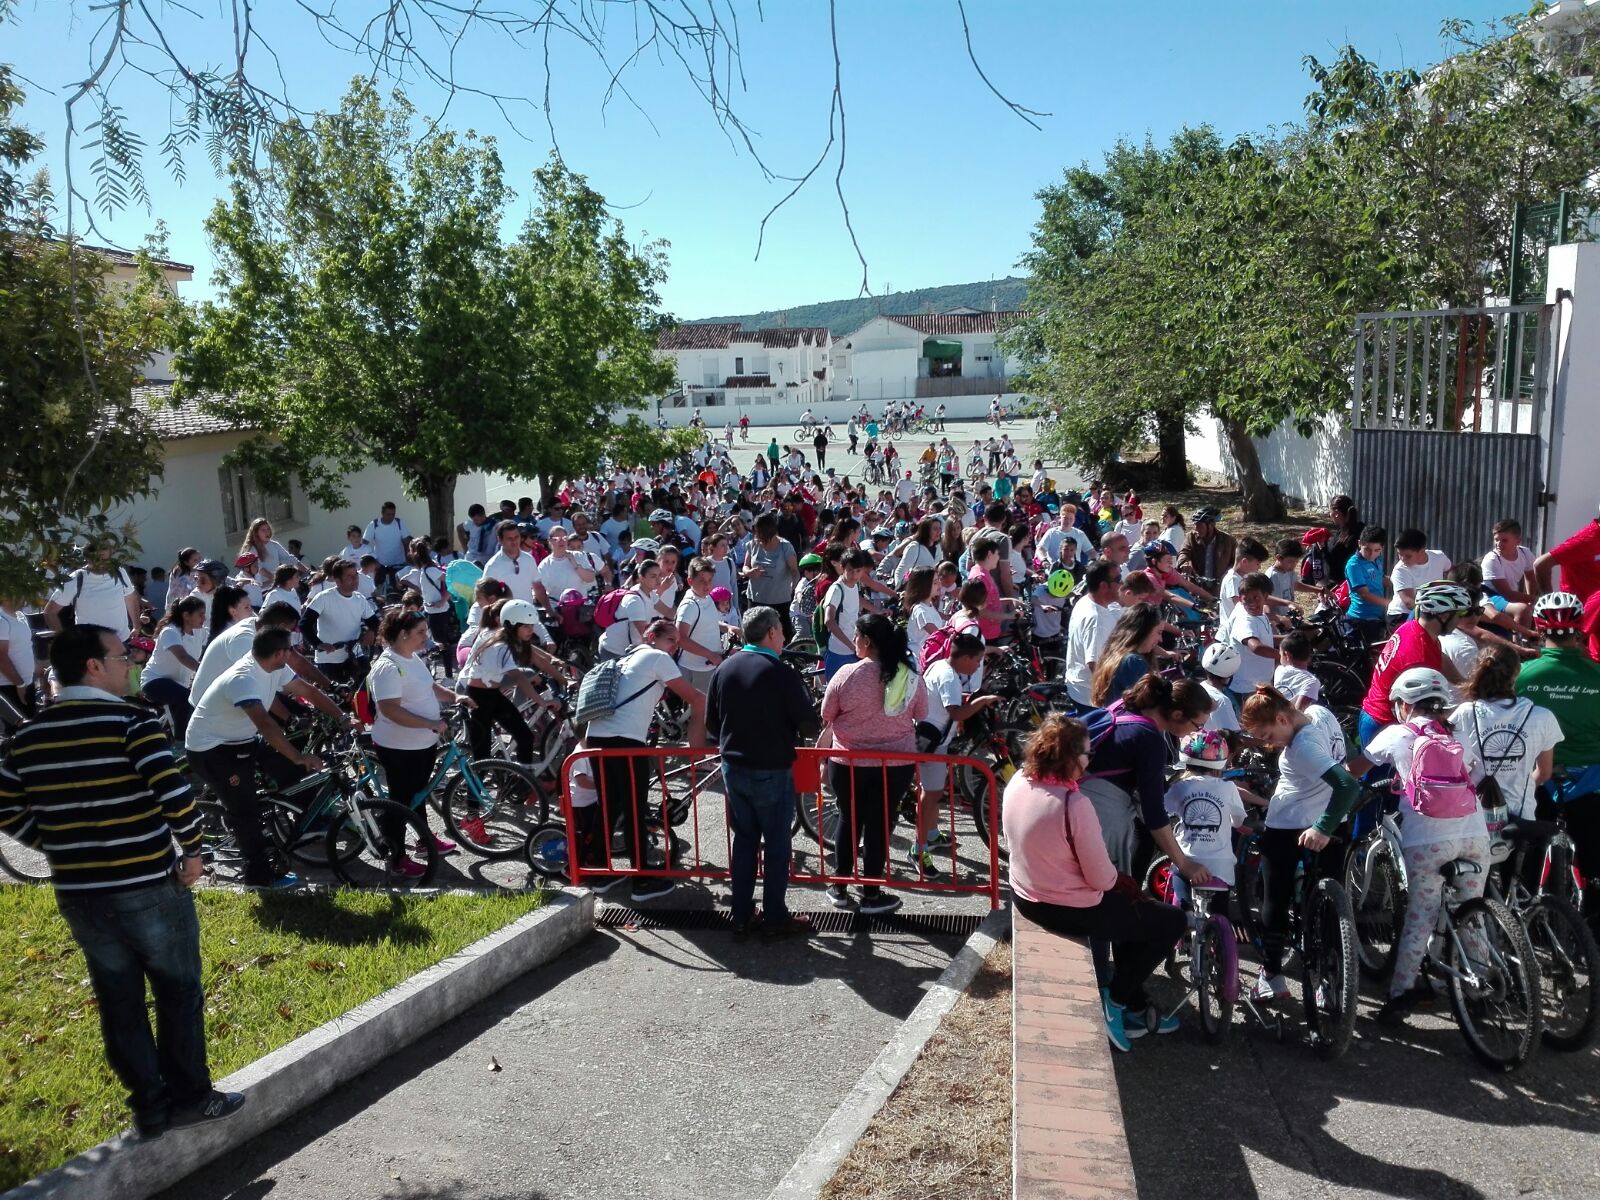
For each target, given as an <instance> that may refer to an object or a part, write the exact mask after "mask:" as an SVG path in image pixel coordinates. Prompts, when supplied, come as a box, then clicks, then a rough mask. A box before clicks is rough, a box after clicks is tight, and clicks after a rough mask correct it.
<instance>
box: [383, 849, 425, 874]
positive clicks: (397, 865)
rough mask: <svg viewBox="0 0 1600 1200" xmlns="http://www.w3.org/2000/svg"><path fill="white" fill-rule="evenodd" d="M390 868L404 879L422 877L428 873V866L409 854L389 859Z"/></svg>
mask: <svg viewBox="0 0 1600 1200" xmlns="http://www.w3.org/2000/svg"><path fill="white" fill-rule="evenodd" d="M389 870H391V871H393V872H394V873H395V874H396V875H399V876H401V877H402V878H404V879H421V878H422V877H423V876H424V875H426V874H427V873H428V868H427V867H425V866H423V865H422V864H421V863H419V862H418V861H417V860H416V859H414V858H412V857H411V856H410V855H409V854H401V855H399V856H397V857H395V858H392V859H390V860H389Z"/></svg>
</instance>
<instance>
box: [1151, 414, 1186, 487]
mask: <svg viewBox="0 0 1600 1200" xmlns="http://www.w3.org/2000/svg"><path fill="white" fill-rule="evenodd" d="M1156 450H1157V458H1156V477H1157V480H1158V481H1159V482H1160V484H1161V486H1162V487H1169V488H1187V487H1188V486H1189V485H1190V484H1191V483H1192V482H1194V481H1193V479H1192V478H1191V477H1190V475H1189V457H1188V450H1187V447H1186V446H1185V445H1184V428H1183V414H1182V413H1181V412H1178V413H1172V412H1162V413H1160V414H1158V415H1157V417H1156Z"/></svg>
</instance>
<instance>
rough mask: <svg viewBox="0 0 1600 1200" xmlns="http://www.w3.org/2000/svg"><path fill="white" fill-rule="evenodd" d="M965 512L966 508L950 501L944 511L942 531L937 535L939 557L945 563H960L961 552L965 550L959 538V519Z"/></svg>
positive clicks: (962, 541)
mask: <svg viewBox="0 0 1600 1200" xmlns="http://www.w3.org/2000/svg"><path fill="white" fill-rule="evenodd" d="M966 511H967V506H966V505H965V504H963V503H961V501H959V500H952V501H950V506H949V507H948V508H947V509H945V522H944V529H943V531H942V532H941V533H940V535H939V557H940V558H941V559H943V560H944V561H946V562H960V561H961V552H962V551H963V550H965V549H966V548H967V546H966V541H965V540H964V539H963V538H962V536H961V535H962V532H963V530H962V523H961V518H962V517H963V516H965V515H966Z"/></svg>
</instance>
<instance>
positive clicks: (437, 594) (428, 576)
mask: <svg viewBox="0 0 1600 1200" xmlns="http://www.w3.org/2000/svg"><path fill="white" fill-rule="evenodd" d="M400 582H401V583H404V584H409V585H410V586H411V587H414V588H416V589H417V591H418V592H419V593H420V594H421V596H422V611H423V612H428V613H442V612H445V611H446V610H448V609H449V607H450V594H449V592H448V591H447V590H446V588H445V585H444V571H443V570H442V569H440V568H439V567H411V568H409V569H407V570H405V571H402V572H400ZM420 748H421V747H418V749H420ZM394 749H396V750H404V749H406V747H404V746H395V747H394Z"/></svg>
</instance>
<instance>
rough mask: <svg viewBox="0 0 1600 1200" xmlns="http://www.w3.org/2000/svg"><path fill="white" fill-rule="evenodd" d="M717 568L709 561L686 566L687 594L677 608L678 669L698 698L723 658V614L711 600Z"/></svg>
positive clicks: (694, 561)
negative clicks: (687, 572)
mask: <svg viewBox="0 0 1600 1200" xmlns="http://www.w3.org/2000/svg"><path fill="white" fill-rule="evenodd" d="M715 577H716V566H715V564H713V563H712V561H711V560H710V559H709V558H696V559H693V560H692V561H691V562H690V563H689V594H688V595H686V596H684V598H683V600H682V601H681V602H680V603H679V605H678V612H677V618H678V649H679V655H678V669H679V670H681V671H682V672H683V677H684V678H685V679H687V680H688V681H689V686H690V687H692V688H694V690H695V691H697V692H699V693H700V694H701V695H705V694H706V691H707V689H709V688H710V687H711V673H712V672H713V671H715V670H716V669H717V667H718V666H719V665H720V664H721V662H722V659H723V653H722V614H721V613H720V612H718V611H717V604H716V601H714V600H713V599H711V584H712V581H713V580H714V579H715Z"/></svg>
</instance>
